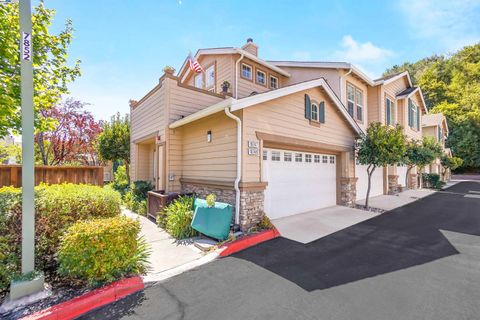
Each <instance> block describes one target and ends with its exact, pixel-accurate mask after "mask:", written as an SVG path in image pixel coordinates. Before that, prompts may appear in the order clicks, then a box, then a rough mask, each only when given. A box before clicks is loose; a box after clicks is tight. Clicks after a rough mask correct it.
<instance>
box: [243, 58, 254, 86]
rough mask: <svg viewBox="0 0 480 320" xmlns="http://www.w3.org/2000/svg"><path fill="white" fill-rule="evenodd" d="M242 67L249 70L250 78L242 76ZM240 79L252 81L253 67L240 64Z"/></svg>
mask: <svg viewBox="0 0 480 320" xmlns="http://www.w3.org/2000/svg"><path fill="white" fill-rule="evenodd" d="M243 66H245V67H249V68H250V78H247V77H244V76H243ZM240 78H242V79H245V80H249V81H253V66H251V65H249V64H248V63H245V62H242V65H241V66H240Z"/></svg>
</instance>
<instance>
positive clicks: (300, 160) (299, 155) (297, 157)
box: [295, 153, 303, 162]
mask: <svg viewBox="0 0 480 320" xmlns="http://www.w3.org/2000/svg"><path fill="white" fill-rule="evenodd" d="M302 158H303V157H302V154H301V153H295V162H302Z"/></svg>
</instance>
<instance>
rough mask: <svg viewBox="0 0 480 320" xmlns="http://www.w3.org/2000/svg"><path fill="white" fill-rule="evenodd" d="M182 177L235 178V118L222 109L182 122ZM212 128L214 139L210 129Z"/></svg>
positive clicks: (221, 179)
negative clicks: (200, 117) (210, 135)
mask: <svg viewBox="0 0 480 320" xmlns="http://www.w3.org/2000/svg"><path fill="white" fill-rule="evenodd" d="M180 130H182V137H183V138H182V142H183V143H182V177H183V178H189V179H204V180H218V181H230V182H231V181H234V180H235V176H236V122H235V121H234V120H232V119H230V118H228V117H227V116H226V115H225V114H224V113H223V112H219V113H217V114H215V115H212V116H209V117H206V118H203V119H200V120H198V121H195V122H192V123H190V124H187V125H185V126H183V127H182V128H181V129H180ZM209 130H210V131H212V142H210V143H208V142H207V132H208V131H209Z"/></svg>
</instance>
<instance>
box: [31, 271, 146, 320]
mask: <svg viewBox="0 0 480 320" xmlns="http://www.w3.org/2000/svg"><path fill="white" fill-rule="evenodd" d="M144 287H145V286H144V284H143V281H142V278H140V277H132V278H127V279H122V280H119V281H116V282H113V283H111V284H109V285H106V286H105V287H102V288H100V289H95V290H93V291H90V292H88V293H85V294H83V295H81V296H79V297H76V298H73V299H71V300H69V301H65V302H62V303H59V304H57V305H55V306H52V307H50V308H47V309H44V310H41V311H38V312H35V313H34V314H31V315H29V316H26V317H24V318H22V320H66V319H73V318H75V317H78V316H80V315H82V314H84V313H86V312H88V311H90V310H93V309H96V308H98V307H101V306H104V305H106V304H109V303H112V302H115V301H117V300H120V299H121V298H123V297H125V296H127V295H129V294H131V293H134V292H137V291H139V290H142V289H143V288H144Z"/></svg>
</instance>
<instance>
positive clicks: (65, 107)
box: [35, 99, 102, 165]
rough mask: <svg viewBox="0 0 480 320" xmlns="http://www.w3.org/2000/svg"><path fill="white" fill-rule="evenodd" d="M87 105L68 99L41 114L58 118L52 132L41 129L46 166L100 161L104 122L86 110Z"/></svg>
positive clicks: (38, 138) (38, 136)
mask: <svg viewBox="0 0 480 320" xmlns="http://www.w3.org/2000/svg"><path fill="white" fill-rule="evenodd" d="M85 105H86V104H85V103H83V102H80V101H77V100H73V99H67V100H66V101H65V102H64V103H61V104H58V105H56V106H55V107H54V108H52V109H46V110H41V116H42V117H44V118H48V119H51V120H53V121H54V123H55V128H54V129H53V130H51V131H46V132H43V131H41V132H38V133H37V134H36V135H35V142H36V144H37V146H38V153H39V155H40V159H41V161H42V163H43V164H44V165H62V164H65V163H80V164H83V165H91V164H97V156H96V149H95V141H96V138H97V136H98V135H99V134H100V132H102V128H101V126H100V123H98V122H96V121H95V119H94V118H93V116H92V114H91V113H90V112H88V111H86V110H84V109H83V108H84V106H85Z"/></svg>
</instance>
